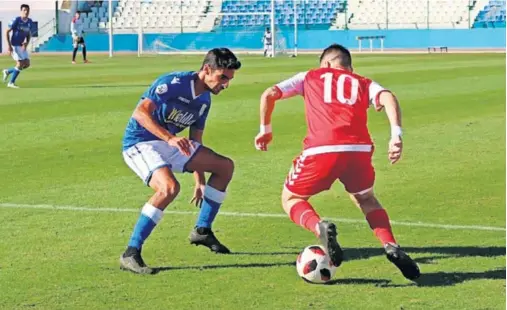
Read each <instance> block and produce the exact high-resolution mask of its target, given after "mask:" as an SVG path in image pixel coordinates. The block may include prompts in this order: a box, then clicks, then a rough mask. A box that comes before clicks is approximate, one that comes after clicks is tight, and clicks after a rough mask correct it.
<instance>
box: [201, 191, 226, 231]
mask: <svg viewBox="0 0 507 310" xmlns="http://www.w3.org/2000/svg"><path fill="white" fill-rule="evenodd" d="M224 199H225V192H221V191H219V190H216V189H214V188H213V187H211V186H209V185H206V188H205V189H204V201H203V202H202V205H201V211H200V212H199V217H198V218H197V223H196V224H195V226H196V227H205V228H211V224H213V221H214V220H215V217H216V216H217V213H218V210H219V209H220V206H221V205H222V203H223V202H224Z"/></svg>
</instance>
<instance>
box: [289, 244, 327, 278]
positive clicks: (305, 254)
mask: <svg viewBox="0 0 507 310" xmlns="http://www.w3.org/2000/svg"><path fill="white" fill-rule="evenodd" d="M296 268H297V272H298V274H299V276H300V277H301V278H303V279H304V280H306V281H308V282H311V283H326V282H329V281H330V280H331V279H332V278H333V277H334V275H335V273H336V267H335V266H334V265H333V264H332V263H331V259H330V258H329V255H327V253H326V251H325V249H324V248H323V247H322V246H320V245H310V246H307V247H306V248H304V250H303V251H301V253H299V255H298V258H297V261H296Z"/></svg>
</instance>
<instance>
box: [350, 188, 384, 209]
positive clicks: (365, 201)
mask: <svg viewBox="0 0 507 310" xmlns="http://www.w3.org/2000/svg"><path fill="white" fill-rule="evenodd" d="M351 196H352V200H354V201H355V202H356V203H357V204H358V205H359V206H365V205H367V206H374V205H378V201H377V198H375V194H374V193H373V190H370V191H368V192H365V193H357V194H353V195H351Z"/></svg>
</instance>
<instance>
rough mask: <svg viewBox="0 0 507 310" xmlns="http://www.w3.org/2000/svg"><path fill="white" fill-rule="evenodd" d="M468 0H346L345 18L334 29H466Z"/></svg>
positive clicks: (338, 19) (467, 25)
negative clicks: (346, 16) (346, 17)
mask: <svg viewBox="0 0 507 310" xmlns="http://www.w3.org/2000/svg"><path fill="white" fill-rule="evenodd" d="M469 5H470V0H434V1H421V0H390V1H388V2H386V1H385V0H368V1H366V0H355V1H348V8H347V13H348V16H349V18H348V20H347V21H345V20H344V19H343V18H337V21H339V22H341V24H337V25H336V26H337V28H344V27H345V25H344V24H345V23H346V24H347V27H348V29H386V28H389V29H426V28H433V29H449V28H469V23H468V20H469V15H468V14H469Z"/></svg>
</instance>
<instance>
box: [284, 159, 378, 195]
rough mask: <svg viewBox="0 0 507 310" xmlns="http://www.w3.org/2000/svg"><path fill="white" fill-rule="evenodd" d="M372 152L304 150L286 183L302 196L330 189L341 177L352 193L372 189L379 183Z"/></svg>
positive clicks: (346, 187) (286, 185)
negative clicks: (305, 152)
mask: <svg viewBox="0 0 507 310" xmlns="http://www.w3.org/2000/svg"><path fill="white" fill-rule="evenodd" d="M372 154H373V151H372V152H335V153H324V154H316V155H310V156H304V155H303V154H301V155H300V156H298V157H296V159H294V161H293V165H292V168H291V170H290V172H289V175H288V176H287V179H286V180H285V187H286V188H287V189H288V190H289V191H290V192H292V193H294V194H296V195H300V196H312V195H315V194H318V193H320V192H322V191H325V190H328V189H330V188H331V185H333V183H334V181H336V180H337V179H338V180H340V182H341V183H342V184H343V185H344V186H345V190H346V191H347V192H349V193H351V194H355V193H360V192H363V191H366V190H369V189H370V188H372V187H373V183H375V169H373V166H372V164H371V157H372Z"/></svg>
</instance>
